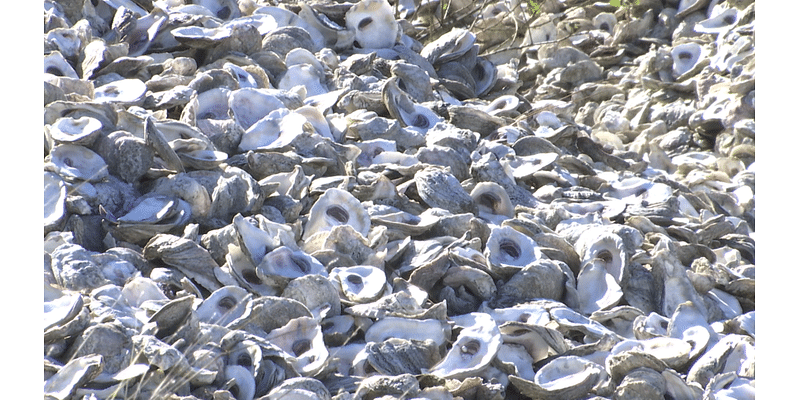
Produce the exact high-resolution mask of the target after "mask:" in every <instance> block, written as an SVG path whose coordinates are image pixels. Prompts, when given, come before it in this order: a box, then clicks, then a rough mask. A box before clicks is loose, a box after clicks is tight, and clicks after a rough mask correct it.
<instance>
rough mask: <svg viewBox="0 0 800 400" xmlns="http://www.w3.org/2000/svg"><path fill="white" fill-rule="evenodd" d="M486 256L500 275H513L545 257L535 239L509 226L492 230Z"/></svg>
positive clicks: (492, 267)
mask: <svg viewBox="0 0 800 400" xmlns="http://www.w3.org/2000/svg"><path fill="white" fill-rule="evenodd" d="M484 255H485V256H486V259H487V260H488V261H489V267H490V268H491V269H492V271H494V272H495V273H498V274H500V275H510V274H513V273H514V272H516V271H519V270H521V269H522V268H523V267H525V266H526V265H528V264H530V263H532V262H534V261H536V260H539V259H541V258H543V257H544V256H543V254H542V251H541V249H539V247H538V246H537V245H536V242H534V241H533V239H531V238H530V237H529V236H527V235H524V234H522V233H520V232H518V231H516V230H514V228H511V227H509V226H501V227H492V228H491V234H489V240H488V241H487V242H486V250H485V251H484Z"/></svg>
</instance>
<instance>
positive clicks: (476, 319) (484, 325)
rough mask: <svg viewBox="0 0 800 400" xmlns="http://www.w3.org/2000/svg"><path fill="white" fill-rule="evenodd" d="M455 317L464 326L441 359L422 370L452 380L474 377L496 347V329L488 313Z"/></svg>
mask: <svg viewBox="0 0 800 400" xmlns="http://www.w3.org/2000/svg"><path fill="white" fill-rule="evenodd" d="M457 318H458V319H457V321H456V324H459V322H460V323H463V324H465V325H466V326H465V327H464V329H462V330H461V333H459V335H458V338H457V339H456V341H455V342H454V343H453V346H452V348H451V349H450V351H448V352H447V355H445V357H444V359H442V361H440V362H439V363H437V364H436V365H434V366H433V367H432V368H431V369H430V370H429V371H427V372H426V371H423V373H429V374H431V375H434V376H437V377H440V378H452V379H463V378H466V377H468V376H475V375H476V374H478V373H479V371H481V370H483V369H484V368H485V367H487V366H488V365H489V363H491V361H492V360H493V359H494V357H495V355H496V354H497V352H498V351H499V350H500V345H501V344H502V338H501V336H500V329H499V328H498V327H497V324H496V323H495V322H494V320H493V319H492V317H490V316H489V314H485V313H471V314H465V315H460V316H458V317H457Z"/></svg>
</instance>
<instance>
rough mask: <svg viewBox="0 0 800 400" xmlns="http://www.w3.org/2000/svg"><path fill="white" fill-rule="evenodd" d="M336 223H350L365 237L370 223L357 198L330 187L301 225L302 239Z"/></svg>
mask: <svg viewBox="0 0 800 400" xmlns="http://www.w3.org/2000/svg"><path fill="white" fill-rule="evenodd" d="M337 225H350V226H352V227H353V229H355V230H356V232H358V233H360V234H361V235H362V236H364V237H366V236H367V233H369V228H370V225H371V223H370V220H369V214H368V213H367V211H366V210H365V209H364V206H362V205H361V202H360V201H358V199H356V198H355V197H354V196H353V195H352V194H350V193H349V192H346V191H344V190H341V189H337V188H330V189H327V190H326V191H325V193H324V194H323V195H322V196H320V197H319V199H317V202H316V203H314V206H312V207H311V211H309V216H308V222H306V224H305V226H304V227H303V240H307V239H308V238H310V237H311V236H312V235H314V234H317V233H320V232H325V231H329V230H331V228H332V227H334V226H337Z"/></svg>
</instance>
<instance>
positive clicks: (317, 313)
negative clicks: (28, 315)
mask: <svg viewBox="0 0 800 400" xmlns="http://www.w3.org/2000/svg"><path fill="white" fill-rule="evenodd" d="M272 3H275V4H272ZM278 3H280V4H278ZM617 3H618V4H617ZM43 6H44V8H43V27H44V30H43V36H42V39H43V50H44V53H43V78H44V96H43V125H44V127H43V131H42V136H43V139H44V155H43V158H44V163H43V166H44V177H43V178H44V182H43V183H44V192H43V193H44V198H43V200H44V201H43V206H44V247H43V248H44V253H45V254H44V269H43V271H42V272H43V295H44V296H43V297H44V313H43V315H42V318H43V319H42V322H43V323H44V331H43V339H44V356H43V361H44V364H43V366H44V377H43V381H44V382H43V391H44V395H45V398H48V399H49V398H53V399H87V400H88V399H130V400H149V399H177V398H181V399H212V398H213V399H216V400H221V399H236V400H256V399H259V400H261V399H278V398H286V399H288V398H293V399H337V400H344V399H390V398H391V399H400V398H404V399H405V398H408V399H423V398H424V399H437V400H451V399H464V400H479V399H492V400H499V399H505V398H509V399H510V398H514V399H628V398H647V399H650V398H653V399H661V398H670V399H692V400H698V399H701V398H702V399H706V398H708V399H712V398H717V399H722V398H726V399H728V398H737V399H754V398H755V387H756V385H755V309H756V305H755V293H756V289H755V277H756V268H755V266H756V247H757V246H756V243H755V237H756V234H755V219H756V218H755V210H756V178H755V177H756V166H755V157H756V156H755V148H756V145H755V142H756V137H755V133H756V129H755V115H756V111H755V98H756V95H755V87H756V68H755V67H756V56H755V43H756V41H755V37H756V25H757V24H756V22H755V19H756V13H755V2H754V1H752V0H737V1H733V0H730V1H717V0H714V1H711V0H681V1H678V0H671V1H657V0H641V1H623V2H608V1H606V2H585V1H500V2H476V1H468V0H447V1H427V0H425V1H416V0H394V1H387V0H355V1H344V2H341V1H336V2H331V1H327V2H326V1H315V2H293V1H290V2H271V3H270V4H267V2H264V1H249V0H248V1H244V0H243V1H234V0H193V1H179V0H158V1H147V0H141V1H140V0H103V1H96V0H95V1H74V0H70V1H67V0H62V1H58V0H45V1H44V3H43ZM9 15H13V13H12V14H9ZM787 93H788V92H787ZM784 147H786V148H787V149H788V148H790V147H791V146H784ZM14 172H16V171H14ZM15 283H16V281H14V280H12V281H11V284H12V285H13V284H15ZM12 322H13V321H12ZM781 343H783V342H781ZM783 344H785V343H783ZM12 345H13V344H12Z"/></svg>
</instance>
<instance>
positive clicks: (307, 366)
mask: <svg viewBox="0 0 800 400" xmlns="http://www.w3.org/2000/svg"><path fill="white" fill-rule="evenodd" d="M266 339H267V340H269V341H270V342H272V343H274V344H275V345H277V346H278V347H280V348H281V349H282V350H283V351H284V352H286V353H287V354H288V361H289V363H290V364H292V366H293V367H294V368H295V369H296V370H297V371H298V372H299V373H301V374H303V375H313V374H314V373H316V372H318V371H319V370H320V369H321V368H322V367H323V366H324V365H325V362H326V360H327V359H328V355H329V353H328V349H327V348H326V347H325V343H324V342H323V339H322V330H321V329H320V326H319V324H318V323H317V322H316V321H315V320H314V319H313V318H309V317H298V318H295V319H293V320H291V321H289V323H288V324H286V325H285V326H283V327H281V328H278V329H274V330H272V331H271V332H270V333H269V334H268V335H267V336H266Z"/></svg>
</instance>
